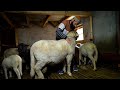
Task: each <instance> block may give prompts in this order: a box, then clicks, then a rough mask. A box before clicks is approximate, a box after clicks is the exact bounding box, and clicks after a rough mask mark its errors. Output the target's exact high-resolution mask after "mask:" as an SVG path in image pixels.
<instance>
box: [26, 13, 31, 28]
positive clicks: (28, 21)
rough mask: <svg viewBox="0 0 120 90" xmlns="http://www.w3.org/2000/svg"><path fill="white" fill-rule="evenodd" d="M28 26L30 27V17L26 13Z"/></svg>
mask: <svg viewBox="0 0 120 90" xmlns="http://www.w3.org/2000/svg"><path fill="white" fill-rule="evenodd" d="M26 21H27V26H28V27H30V18H29V17H28V16H27V15H26Z"/></svg>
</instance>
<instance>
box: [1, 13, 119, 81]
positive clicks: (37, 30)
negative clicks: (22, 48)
mask: <svg viewBox="0 0 120 90" xmlns="http://www.w3.org/2000/svg"><path fill="white" fill-rule="evenodd" d="M71 16H75V17H77V18H78V19H79V20H80V22H81V28H82V29H81V30H83V31H82V36H83V37H82V39H79V40H77V41H76V42H77V43H78V44H79V43H82V44H84V43H86V42H89V41H92V42H93V43H94V44H95V45H96V46H97V49H98V52H99V53H98V61H97V68H98V69H97V71H93V70H92V66H91V65H86V66H87V70H84V69H82V68H81V67H80V66H78V68H79V70H78V71H77V72H72V73H73V76H71V77H70V76H68V75H67V74H66V73H65V74H63V75H59V74H58V73H57V72H52V73H51V74H50V75H48V79H120V70H119V68H120V28H119V25H120V19H119V16H120V12H119V11H4V12H0V79H4V78H5V77H4V73H3V70H2V66H1V63H2V60H3V53H4V51H5V50H6V49H8V48H15V47H17V46H18V44H19V43H24V44H27V45H29V46H31V45H32V44H33V43H34V42H36V41H38V40H55V36H56V33H55V32H56V29H57V26H58V25H59V24H60V23H61V22H62V21H63V20H65V19H68V18H69V17H71ZM74 59H76V60H79V50H78V48H75V58H74ZM22 78H23V79H31V77H30V75H29V71H24V72H23V77H22ZM11 79H16V77H14V78H11Z"/></svg>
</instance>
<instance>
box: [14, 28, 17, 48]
mask: <svg viewBox="0 0 120 90" xmlns="http://www.w3.org/2000/svg"><path fill="white" fill-rule="evenodd" d="M14 31H15V43H16V46H18V32H17V30H16V29H14Z"/></svg>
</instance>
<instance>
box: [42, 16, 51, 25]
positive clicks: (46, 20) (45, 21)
mask: <svg viewBox="0 0 120 90" xmlns="http://www.w3.org/2000/svg"><path fill="white" fill-rule="evenodd" d="M49 18H50V15H48V16H47V17H46V19H45V20H44V23H43V27H45V25H46V23H47V22H48V19H49Z"/></svg>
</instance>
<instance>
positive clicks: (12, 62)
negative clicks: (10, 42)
mask: <svg viewBox="0 0 120 90" xmlns="http://www.w3.org/2000/svg"><path fill="white" fill-rule="evenodd" d="M2 67H3V70H4V74H5V79H8V75H7V70H8V69H11V68H12V69H13V70H14V71H15V73H16V74H17V77H18V79H21V76H22V58H21V57H20V56H19V55H11V56H9V57H7V58H4V59H3V61H2ZM9 73H10V71H9Z"/></svg>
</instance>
